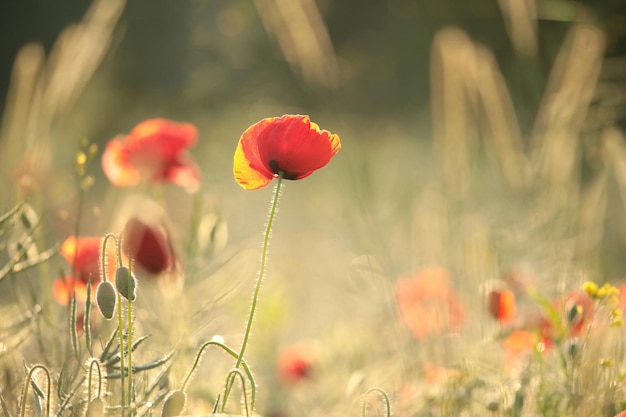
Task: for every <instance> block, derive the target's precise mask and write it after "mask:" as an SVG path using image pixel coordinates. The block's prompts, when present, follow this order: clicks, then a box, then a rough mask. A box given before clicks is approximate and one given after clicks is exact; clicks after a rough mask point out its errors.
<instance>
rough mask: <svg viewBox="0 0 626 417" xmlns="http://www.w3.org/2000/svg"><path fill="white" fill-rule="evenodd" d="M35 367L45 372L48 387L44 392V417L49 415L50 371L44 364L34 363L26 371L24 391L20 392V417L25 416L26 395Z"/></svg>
mask: <svg viewBox="0 0 626 417" xmlns="http://www.w3.org/2000/svg"><path fill="white" fill-rule="evenodd" d="M37 369H41V370H43V371H44V373H45V374H46V382H47V383H48V389H47V392H46V417H48V416H50V404H51V399H50V386H51V383H50V371H48V368H46V367H45V366H44V365H35V366H33V367H32V368H30V371H28V376H27V378H26V382H25V383H24V392H23V393H22V404H21V407H20V417H25V416H26V397H27V396H28V387H29V386H30V384H31V381H32V378H33V374H34V373H35V371H36V370H37Z"/></svg>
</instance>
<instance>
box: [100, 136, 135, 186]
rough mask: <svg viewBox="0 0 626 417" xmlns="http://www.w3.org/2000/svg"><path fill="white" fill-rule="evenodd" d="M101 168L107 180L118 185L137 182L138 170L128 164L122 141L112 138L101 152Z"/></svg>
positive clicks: (130, 184)
mask: <svg viewBox="0 0 626 417" xmlns="http://www.w3.org/2000/svg"><path fill="white" fill-rule="evenodd" d="M102 170H103V171H104V174H105V175H106V176H107V178H108V179H109V181H111V182H112V183H113V184H114V185H116V186H118V187H129V186H133V185H137V184H138V183H139V178H140V175H139V171H137V170H136V169H135V167H133V166H132V165H131V164H130V161H129V159H128V154H127V152H126V149H125V148H124V144H123V143H122V141H120V140H117V139H112V140H111V141H109V143H108V144H107V146H106V148H105V150H104V153H103V154H102Z"/></svg>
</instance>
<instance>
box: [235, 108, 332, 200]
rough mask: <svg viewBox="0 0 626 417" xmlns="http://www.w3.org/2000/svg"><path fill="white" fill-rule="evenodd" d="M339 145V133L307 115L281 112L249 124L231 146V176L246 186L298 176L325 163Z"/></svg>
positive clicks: (248, 187)
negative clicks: (323, 126)
mask: <svg viewBox="0 0 626 417" xmlns="http://www.w3.org/2000/svg"><path fill="white" fill-rule="evenodd" d="M339 149H341V142H340V141H339V136H337V135H334V134H332V133H330V132H329V131H327V130H321V129H320V128H319V126H318V125H317V124H315V123H313V122H311V120H310V119H309V116H301V115H295V116H294V115H284V116H281V117H272V118H267V119H263V120H261V121H259V122H257V123H255V124H254V125H252V126H250V127H249V128H248V129H246V131H245V132H244V133H243V135H242V136H241V138H240V139H239V144H238V145H237V149H236V150H235V156H234V164H233V172H234V175H235V180H236V181H237V182H238V183H239V185H241V186H242V187H243V188H245V189H246V190H256V189H259V188H262V187H264V186H266V185H267V184H269V183H270V182H271V181H272V179H273V178H275V177H277V176H278V175H279V173H281V172H282V174H283V178H285V179H288V180H300V179H302V178H306V177H308V176H309V175H311V174H312V173H313V172H314V171H316V170H318V169H320V168H322V167H323V166H325V165H326V164H327V163H328V162H329V161H330V159H331V158H332V157H333V156H334V155H335V154H336V153H337V152H338V151H339Z"/></svg>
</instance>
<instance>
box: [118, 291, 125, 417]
mask: <svg viewBox="0 0 626 417" xmlns="http://www.w3.org/2000/svg"><path fill="white" fill-rule="evenodd" d="M117 326H118V328H119V332H118V333H119V338H120V368H121V370H122V372H121V373H120V384H121V388H122V389H121V391H122V392H121V396H122V398H121V402H122V417H124V415H125V414H126V412H125V411H126V388H125V386H124V379H125V378H124V356H125V355H124V320H123V317H122V296H121V295H120V293H119V292H118V293H117Z"/></svg>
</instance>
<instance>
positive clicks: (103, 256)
mask: <svg viewBox="0 0 626 417" xmlns="http://www.w3.org/2000/svg"><path fill="white" fill-rule="evenodd" d="M109 239H113V242H114V243H115V246H116V248H117V246H118V243H117V236H115V235H114V234H113V233H107V234H106V235H104V238H103V239H102V244H101V247H100V267H101V268H102V280H103V281H108V279H107V278H108V277H107V273H108V272H109V268H108V265H107V262H108V259H107V253H108V252H107V243H108V242H109ZM120 265H121V263H120Z"/></svg>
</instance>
